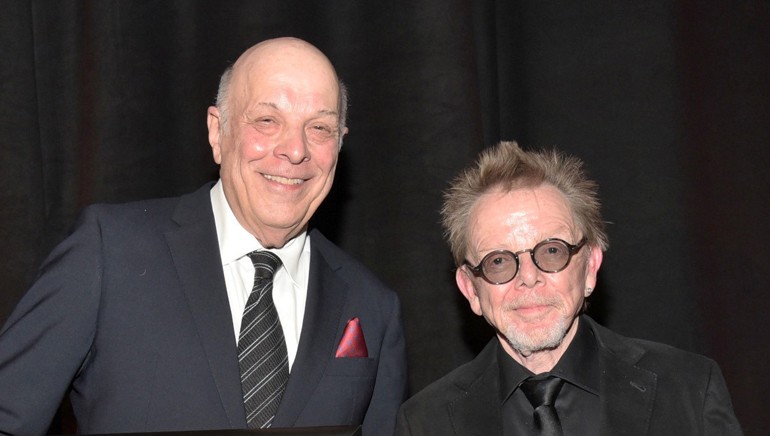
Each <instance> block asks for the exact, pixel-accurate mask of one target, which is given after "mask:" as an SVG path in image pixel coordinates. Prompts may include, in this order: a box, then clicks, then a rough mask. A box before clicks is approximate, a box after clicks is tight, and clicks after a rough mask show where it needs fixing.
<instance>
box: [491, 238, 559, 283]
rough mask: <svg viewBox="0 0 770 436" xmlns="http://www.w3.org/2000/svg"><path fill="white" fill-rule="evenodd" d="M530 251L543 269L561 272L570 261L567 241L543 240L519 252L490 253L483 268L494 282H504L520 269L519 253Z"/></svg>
mask: <svg viewBox="0 0 770 436" xmlns="http://www.w3.org/2000/svg"><path fill="white" fill-rule="evenodd" d="M525 252H530V255H531V257H532V260H533V261H534V263H535V266H537V267H538V268H539V269H540V270H541V271H544V272H559V271H561V270H562V269H564V267H566V266H567V264H568V263H569V260H570V257H571V254H570V250H569V247H568V246H567V244H566V243H565V242H562V241H559V240H551V241H543V242H540V243H539V244H537V245H535V247H534V248H532V249H528V250H522V251H520V252H518V253H512V252H510V251H497V252H493V253H490V254H489V255H487V256H486V257H484V259H483V260H482V261H481V270H482V271H483V273H484V276H486V278H487V279H488V280H489V281H491V282H493V283H504V282H507V281H510V280H511V279H513V277H514V276H516V273H517V272H518V271H519V260H518V255H520V254H523V253H525Z"/></svg>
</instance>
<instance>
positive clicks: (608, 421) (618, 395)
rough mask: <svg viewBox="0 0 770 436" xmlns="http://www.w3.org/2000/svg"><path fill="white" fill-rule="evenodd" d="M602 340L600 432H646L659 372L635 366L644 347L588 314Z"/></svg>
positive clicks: (590, 322) (597, 336)
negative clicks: (603, 325)
mask: <svg viewBox="0 0 770 436" xmlns="http://www.w3.org/2000/svg"><path fill="white" fill-rule="evenodd" d="M583 319H584V320H588V323H589V324H590V326H591V328H592V329H593V331H594V333H595V334H596V338H597V341H598V342H599V365H600V368H601V371H602V372H601V383H600V388H599V389H600V392H599V395H600V398H601V403H602V406H601V407H602V423H601V433H602V434H607V435H622V434H633V435H638V434H647V431H648V428H649V422H650V416H651V414H652V408H653V403H654V400H655V392H656V390H657V374H655V373H654V372H652V371H648V370H646V369H642V368H640V367H638V366H636V363H637V362H639V360H640V359H641V358H642V356H643V355H644V353H645V351H644V350H643V349H642V348H640V347H638V346H636V345H635V344H633V343H629V342H628V341H626V340H623V339H621V338H620V337H619V336H618V335H616V334H615V333H612V332H611V331H609V330H607V329H605V328H603V327H601V326H599V325H598V324H596V323H594V322H592V320H590V319H589V318H587V317H583Z"/></svg>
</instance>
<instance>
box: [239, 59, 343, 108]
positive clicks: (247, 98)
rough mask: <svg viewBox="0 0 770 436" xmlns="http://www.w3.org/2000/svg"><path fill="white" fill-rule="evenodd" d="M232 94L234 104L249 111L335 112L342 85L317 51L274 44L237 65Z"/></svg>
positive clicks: (328, 63) (326, 61)
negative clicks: (299, 107) (295, 109)
mask: <svg viewBox="0 0 770 436" xmlns="http://www.w3.org/2000/svg"><path fill="white" fill-rule="evenodd" d="M232 91H233V92H232V94H231V97H232V99H233V101H234V103H235V104H238V103H240V104H241V105H244V106H247V107H252V106H254V105H260V104H270V105H273V106H278V107H280V106H282V105H292V106H296V105H303V107H307V108H308V109H311V110H318V111H334V112H336V110H337V104H338V98H339V83H338V79H337V75H336V73H335V72H334V68H333V67H332V65H331V63H330V62H329V61H328V59H326V57H325V56H323V54H321V53H320V52H318V51H317V50H315V49H314V48H308V47H305V46H302V45H296V44H295V45H292V44H273V45H269V46H267V47H258V48H256V49H255V50H253V51H251V52H249V53H247V54H245V55H244V56H243V58H241V59H239V60H238V62H236V64H235V66H234V71H233V84H232Z"/></svg>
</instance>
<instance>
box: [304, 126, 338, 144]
mask: <svg viewBox="0 0 770 436" xmlns="http://www.w3.org/2000/svg"><path fill="white" fill-rule="evenodd" d="M307 135H308V138H309V139H310V140H311V141H313V142H326V141H329V140H330V139H335V138H336V137H337V130H336V129H335V128H334V126H332V125H330V124H327V123H313V124H311V125H310V126H309V127H308V129H307Z"/></svg>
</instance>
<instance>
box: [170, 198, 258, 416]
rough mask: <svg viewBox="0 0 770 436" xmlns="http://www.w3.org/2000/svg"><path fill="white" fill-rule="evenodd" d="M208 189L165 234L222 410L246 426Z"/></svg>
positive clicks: (179, 212) (183, 205) (181, 209)
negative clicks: (174, 226) (175, 226)
mask: <svg viewBox="0 0 770 436" xmlns="http://www.w3.org/2000/svg"><path fill="white" fill-rule="evenodd" d="M210 188H211V186H210V185H206V186H205V187H204V188H201V189H200V190H198V191H197V192H195V193H193V194H190V195H187V196H183V197H181V199H180V202H179V205H178V207H177V209H176V211H175V213H174V217H173V220H174V221H175V222H176V223H177V224H178V225H179V226H178V227H177V228H175V229H171V230H169V231H167V232H166V234H165V236H166V240H167V242H168V246H169V249H170V251H171V256H172V258H173V260H174V265H175V266H176V268H177V273H178V274H179V278H180V281H181V283H182V288H183V289H184V292H185V296H186V297H187V303H188V306H189V310H190V312H191V314H192V316H193V319H194V320H195V325H196V327H197V332H198V337H199V338H200V341H201V345H202V346H203V349H204V351H205V353H206V356H207V359H208V362H209V366H210V369H211V373H212V376H213V378H214V382H215V384H216V386H217V388H218V390H219V395H220V398H221V400H222V406H223V408H224V410H225V413H226V415H227V417H228V420H229V421H230V425H231V427H233V428H244V427H245V426H246V418H245V415H244V409H243V396H242V393H241V385H240V372H239V370H238V357H237V353H236V349H237V346H236V344H235V336H234V333H233V322H232V319H231V315H230V306H229V302H228V300H227V290H226V288H225V280H224V276H223V272H222V267H221V265H222V262H221V260H220V256H219V243H218V241H217V236H216V226H215V224H214V216H213V213H212V210H211V201H210V196H209V195H210V194H209V191H210Z"/></svg>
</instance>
